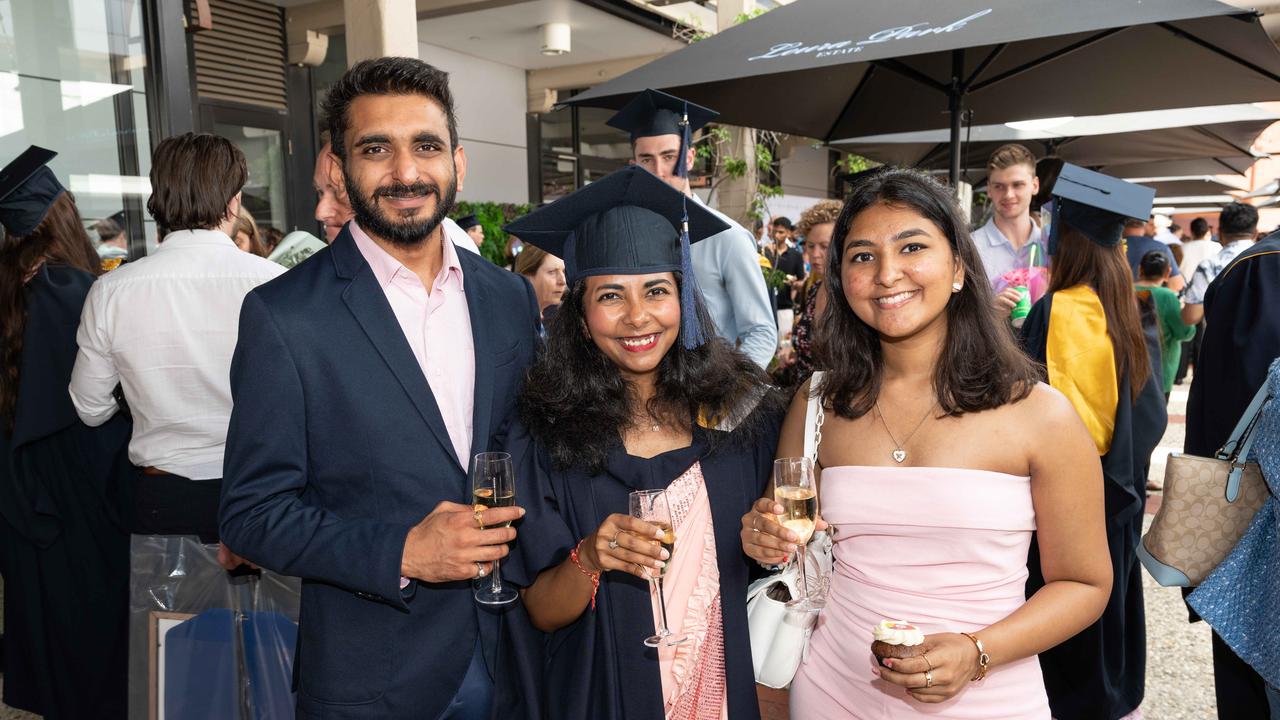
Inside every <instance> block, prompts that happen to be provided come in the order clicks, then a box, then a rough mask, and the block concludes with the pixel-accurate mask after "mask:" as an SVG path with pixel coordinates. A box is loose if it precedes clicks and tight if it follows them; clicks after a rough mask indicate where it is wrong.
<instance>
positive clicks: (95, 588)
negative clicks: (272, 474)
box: [0, 148, 130, 720]
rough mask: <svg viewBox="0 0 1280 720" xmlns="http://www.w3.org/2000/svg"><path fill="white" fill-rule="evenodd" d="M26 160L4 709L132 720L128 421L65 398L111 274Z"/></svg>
mask: <svg viewBox="0 0 1280 720" xmlns="http://www.w3.org/2000/svg"><path fill="white" fill-rule="evenodd" d="M52 156H53V153H52V152H49V151H44V150H41V149H39V148H32V150H30V151H28V152H27V153H24V154H23V155H22V156H21V157H20V158H19V159H18V160H16V161H15V162H14V163H13V164H11V165H10V166H8V167H6V168H5V169H4V170H3V171H0V177H5V178H6V179H7V180H8V181H9V182H10V183H13V182H15V181H16V182H17V185H16V186H14V185H8V186H7V187H3V188H0V224H2V225H3V226H4V229H5V233H6V237H5V239H4V241H3V243H2V244H0V424H2V425H3V431H2V432H0V570H2V571H3V573H4V579H5V597H4V621H5V622H4V626H5V644H4V645H5V647H4V658H3V671H4V701H5V703H6V704H8V705H10V706H12V707H17V708H21V709H23V710H29V711H31V712H35V713H39V714H41V715H43V716H44V717H45V718H48V719H50V720H58V719H59V718H77V719H78V718H107V719H110V718H123V717H124V716H125V687H126V678H125V668H126V667H127V663H126V661H125V660H126V654H127V649H128V644H127V635H126V630H127V628H128V614H127V610H128V580H129V535H128V533H127V532H126V531H125V529H124V527H125V524H124V523H123V521H122V512H123V509H124V508H126V507H128V503H127V497H126V494H125V492H124V489H125V488H124V486H123V485H122V483H123V482H124V478H125V477H127V475H126V474H125V472H124V471H125V468H127V467H128V465H127V463H128V459H127V457H126V449H127V445H128V441H129V434H130V426H129V422H128V420H126V419H124V418H122V417H117V418H115V419H113V420H111V421H109V422H107V423H106V424H104V425H103V426H101V427H98V428H90V427H88V426H86V425H84V424H83V423H81V422H80V419H79V418H78V417H77V416H76V412H75V408H74V407H72V405H71V396H70V395H68V394H67V384H68V382H70V378H71V368H72V365H73V364H74V363H75V357H76V341H75V335H76V327H77V326H78V324H79V319H80V309H81V307H82V305H83V304H84V299H85V296H86V295H87V294H88V292H89V286H90V285H91V284H92V283H93V280H94V276H95V275H97V274H98V272H99V267H100V261H99V259H98V255H97V253H96V252H95V251H94V249H93V246H92V245H90V243H89V239H88V237H87V236H86V235H85V232H84V225H83V224H82V223H81V221H80V214H79V212H77V210H76V206H75V203H74V202H73V201H72V199H71V196H70V195H69V194H68V193H67V192H65V191H64V190H63V189H62V186H61V185H59V184H58V181H57V180H56V179H55V178H54V176H53V173H52V172H50V171H49V169H48V168H47V167H45V163H46V162H47V161H48V159H49V158H51V157H52Z"/></svg>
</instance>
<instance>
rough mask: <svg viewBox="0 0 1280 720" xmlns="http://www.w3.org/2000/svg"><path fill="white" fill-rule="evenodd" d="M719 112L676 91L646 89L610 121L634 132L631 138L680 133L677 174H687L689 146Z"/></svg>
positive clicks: (610, 123) (632, 139) (619, 127)
mask: <svg viewBox="0 0 1280 720" xmlns="http://www.w3.org/2000/svg"><path fill="white" fill-rule="evenodd" d="M719 115H720V113H718V112H716V111H715V110H711V109H710V108H705V107H702V106H701V105H698V104H696V103H691V102H689V101H688V100H684V99H682V98H678V97H676V96H674V95H668V94H667V93H664V92H662V91H659V90H645V91H643V92H641V93H639V94H638V95H636V96H635V97H633V98H631V100H630V101H629V102H627V104H626V105H624V106H622V109H621V110H619V111H618V112H617V113H615V114H614V116H613V117H611V118H609V120H608V121H607V122H606V124H607V125H609V126H611V127H616V128H618V129H619V130H625V131H627V132H628V133H631V142H635V141H636V138H642V137H654V136H656V135H679V136H680V143H681V144H680V157H679V159H678V160H677V164H676V175H677V176H678V177H686V176H687V175H688V174H689V169H688V168H687V167H685V156H686V155H687V153H686V152H685V149H686V148H688V147H689V145H690V141H691V138H692V137H693V133H694V132H696V131H697V130H698V129H700V128H701V127H702V126H704V125H706V124H707V123H709V122H711V121H712V120H715V119H716V117H718V116H719ZM686 119H687V122H686Z"/></svg>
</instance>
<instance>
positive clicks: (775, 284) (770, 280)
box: [760, 265, 787, 290]
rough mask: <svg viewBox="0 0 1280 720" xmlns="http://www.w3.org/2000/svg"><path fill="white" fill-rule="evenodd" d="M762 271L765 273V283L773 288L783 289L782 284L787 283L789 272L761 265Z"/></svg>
mask: <svg viewBox="0 0 1280 720" xmlns="http://www.w3.org/2000/svg"><path fill="white" fill-rule="evenodd" d="M760 271H761V272H763V273H764V284H765V285H767V286H769V288H770V289H771V290H781V289H782V286H783V285H786V284H787V274H786V273H785V272H783V271H781V270H773V269H771V268H767V267H765V266H763V265H761V266H760Z"/></svg>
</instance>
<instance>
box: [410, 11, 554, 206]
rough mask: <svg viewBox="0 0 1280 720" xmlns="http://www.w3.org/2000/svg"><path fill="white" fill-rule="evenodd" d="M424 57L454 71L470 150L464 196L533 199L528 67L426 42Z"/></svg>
mask: <svg viewBox="0 0 1280 720" xmlns="http://www.w3.org/2000/svg"><path fill="white" fill-rule="evenodd" d="M427 22H429V21H427ZM418 57H419V58H421V59H422V60H425V61H426V62H429V63H431V64H432V65H435V66H436V67H438V68H440V69H441V70H444V71H445V72H448V73H449V89H450V90H452V91H453V103H454V107H455V110H456V112H457V113H458V141H459V143H460V144H461V145H462V147H463V148H464V149H465V150H466V153H467V180H466V183H465V185H464V187H463V190H462V192H460V193H458V199H459V200H472V201H482V200H489V201H494V202H512V203H526V202H529V168H528V163H529V161H528V155H527V154H526V146H527V145H528V143H527V141H526V140H525V125H524V122H525V105H526V98H525V71H524V70H522V69H520V68H515V67H511V66H509V65H501V64H499V63H495V62H491V61H489V60H483V59H481V58H478V57H474V56H471V55H466V54H463V53H460V52H455V51H453V50H448V49H445V48H442V47H439V46H436V45H428V44H426V43H418Z"/></svg>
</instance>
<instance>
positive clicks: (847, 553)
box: [741, 165, 1111, 720]
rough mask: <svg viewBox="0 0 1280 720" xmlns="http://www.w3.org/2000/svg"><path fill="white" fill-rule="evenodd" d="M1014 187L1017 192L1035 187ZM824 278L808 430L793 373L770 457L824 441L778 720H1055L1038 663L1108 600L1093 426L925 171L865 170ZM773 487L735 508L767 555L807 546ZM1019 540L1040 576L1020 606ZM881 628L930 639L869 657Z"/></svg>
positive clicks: (759, 554)
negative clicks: (829, 540)
mask: <svg viewBox="0 0 1280 720" xmlns="http://www.w3.org/2000/svg"><path fill="white" fill-rule="evenodd" d="M1014 169H1015V170H1017V171H1018V172H1025V173H1026V174H1027V175H1028V176H1029V177H1032V178H1033V177H1034V176H1030V171H1031V168H1029V166H1026V167H1024V166H1023V165H1017V166H1016V167H1015V168H1014ZM1005 170H1009V169H1008V168H1006V169H1005ZM1006 174H1008V173H1006ZM1013 174H1017V173H1013ZM1004 180H1010V178H1004ZM1004 180H1002V181H1001V182H1004ZM1021 180H1022V184H1020V185H1019V187H1020V188H1021V190H1018V191H1017V192H1015V193H1013V194H1014V195H1017V194H1018V192H1023V193H1024V194H1026V195H1027V196H1028V197H1029V194H1030V184H1031V183H1030V182H1029V181H1027V180H1026V178H1021ZM994 182H995V175H994V174H993V183H994ZM1010 183H1012V180H1010ZM1024 191H1025V192H1024ZM826 277H827V281H826V288H827V292H828V293H829V296H828V300H829V304H828V311H827V313H826V314H825V316H824V317H823V318H822V319H821V322H820V323H819V326H818V328H817V332H818V337H817V354H818V357H819V358H820V361H821V362H820V367H823V368H824V372H823V374H822V376H821V378H820V379H816V386H815V387H814V388H813V393H814V396H815V397H816V398H818V400H819V402H820V403H821V408H822V410H823V411H822V413H820V415H821V416H822V418H823V421H822V423H821V424H820V425H819V424H817V423H815V425H816V426H817V427H820V430H821V431H820V432H814V430H813V429H812V428H810V427H809V426H808V423H807V421H806V409H807V406H808V399H809V393H810V387H809V385H810V383H806V384H805V385H804V386H803V387H802V388H801V391H800V393H798V394H797V397H796V399H795V400H794V401H793V402H792V406H791V410H790V413H789V414H788V416H787V420H786V423H785V424H784V426H783V430H782V439H781V442H780V445H779V448H778V457H796V456H800V455H802V454H803V453H804V452H805V439H806V436H811V437H814V438H815V439H816V440H818V443H817V450H816V453H815V454H816V460H817V462H816V463H815V464H816V466H817V467H818V469H819V471H820V473H819V495H818V500H819V514H820V515H821V516H822V518H823V520H825V523H829V524H830V525H831V526H833V527H834V528H835V530H836V534H835V539H836V543H835V549H834V559H835V565H834V569H833V571H832V577H831V582H830V586H829V592H828V595H827V600H826V607H825V608H824V609H823V610H822V612H821V614H820V615H819V618H818V624H817V628H816V630H815V631H814V634H813V636H812V638H811V640H810V645H809V653H808V657H807V658H806V660H805V661H804V663H803V664H802V665H801V667H800V669H799V671H798V673H797V675H796V677H795V679H794V681H793V683H792V686H791V717H793V718H796V720H848V719H858V720H889V719H893V720H900V719H902V718H952V719H956V720H960V719H965V718H973V719H977V718H982V719H983V720H995V719H1006V720H1032V719H1034V720H1048V718H1049V705H1048V701H1047V698H1046V695H1045V685H1044V680H1043V677H1042V675H1041V671H1040V663H1039V661H1038V659H1037V657H1036V655H1037V654H1038V653H1041V652H1044V651H1045V650H1047V649H1048V648H1051V647H1053V646H1054V645H1056V644H1058V643H1060V642H1062V641H1064V640H1066V639H1067V638H1070V637H1071V636H1072V635H1074V634H1076V633H1078V632H1080V631H1081V630H1083V629H1084V628H1086V627H1087V626H1089V624H1090V623H1092V622H1093V621H1094V620H1096V619H1097V618H1098V616H1099V615H1100V614H1101V612H1102V609H1103V607H1104V606H1105V605H1106V602H1107V595H1108V592H1109V590H1110V578H1111V572H1110V561H1109V557H1110V556H1109V555H1108V551H1107V544H1106V532H1105V522H1104V518H1103V489H1102V472H1101V467H1100V465H1099V463H1098V456H1097V453H1096V452H1095V449H1094V445H1093V442H1092V440H1091V439H1090V437H1089V433H1088V431H1087V430H1086V429H1085V426H1084V424H1083V422H1081V420H1080V418H1079V416H1078V415H1077V414H1076V413H1075V410H1074V408H1073V407H1072V406H1071V403H1070V402H1069V401H1067V399H1066V398H1065V397H1063V396H1062V395H1061V394H1060V393H1058V392H1057V391H1056V390H1054V389H1052V388H1050V387H1049V386H1047V385H1044V384H1042V383H1039V382H1037V381H1038V378H1039V375H1038V371H1037V369H1036V368H1035V366H1034V365H1033V364H1032V363H1031V361H1030V360H1029V359H1028V358H1027V357H1026V355H1024V354H1023V353H1022V352H1021V351H1020V350H1019V349H1018V348H1017V347H1016V345H1015V344H1014V342H1013V338H1012V336H1011V334H1010V333H1009V331H1008V328H1007V327H1003V326H1002V325H1003V323H1004V320H1003V319H1000V318H998V317H997V315H996V314H995V313H993V312H992V311H991V308H992V306H993V305H994V303H995V300H994V293H993V291H992V288H991V285H990V283H989V282H988V280H987V278H986V277H985V275H984V273H983V270H982V261H981V259H980V258H979V255H978V252H977V249H976V248H975V247H974V245H973V241H972V240H971V239H970V238H969V235H968V232H967V231H966V224H965V222H964V220H963V219H962V218H961V216H960V214H959V211H958V209H957V208H956V205H955V202H954V200H953V199H952V195H951V192H950V191H949V190H947V189H946V188H944V187H942V186H941V185H939V184H938V183H937V182H935V181H933V180H930V179H929V178H927V177H925V176H923V175H920V174H918V173H915V172H912V171H906V170H895V169H889V170H883V171H879V172H877V173H873V174H872V175H871V176H869V177H864V178H863V179H862V180H861V181H860V182H859V183H857V184H856V185H855V187H854V189H853V192H852V195H851V196H850V198H849V200H848V201H847V202H846V204H845V207H844V208H843V210H842V211H841V214H840V218H839V219H838V220H837V222H836V227H835V232H834V233H833V236H832V245H831V250H830V253H829V255H828V264H827V272H826ZM1006 312H1007V311H1006ZM772 491H773V488H772V487H770V488H769V491H768V494H766V496H765V498H763V499H761V500H759V501H757V502H756V504H755V506H754V508H753V509H752V511H751V512H749V513H747V514H746V515H744V516H743V518H742V531H741V538H742V542H743V549H744V551H745V552H746V553H747V555H749V556H750V557H752V558H753V559H755V560H757V561H759V562H761V563H766V564H769V563H777V562H780V561H783V560H785V559H787V558H788V557H789V556H790V555H792V554H793V553H794V552H795V550H796V546H795V545H794V543H795V542H796V541H798V540H799V538H797V537H795V536H794V535H792V534H791V533H790V532H789V531H788V530H786V529H785V528H783V527H782V526H781V525H780V524H778V522H777V514H778V513H781V511H782V507H781V506H780V505H778V504H776V503H775V502H774V501H773V498H772ZM825 523H823V522H819V526H820V527H821V526H822V525H824V524H825ZM1033 532H1034V533H1036V534H1037V538H1038V544H1039V548H1040V552H1041V561H1042V562H1041V565H1042V569H1043V570H1044V574H1045V576H1046V577H1052V580H1051V581H1050V582H1049V583H1048V584H1046V585H1045V586H1044V587H1043V588H1042V589H1041V590H1039V591H1038V592H1037V593H1036V595H1035V596H1033V597H1032V598H1031V599H1030V600H1027V599H1026V598H1025V584H1026V580H1027V551H1028V548H1029V546H1030V543H1031V539H1032V533H1033ZM817 585H818V586H819V587H821V583H819V584H817ZM892 619H901V620H905V621H907V622H910V623H913V624H915V625H916V626H918V627H919V628H920V629H921V630H922V631H923V633H924V636H925V637H924V643H923V645H921V646H920V649H921V651H922V653H921V654H919V655H916V656H914V657H907V658H902V659H892V660H886V661H885V664H884V665H883V666H881V665H880V664H878V663H877V661H876V658H875V656H873V655H872V653H871V643H872V640H873V638H872V628H873V627H874V626H875V625H877V624H878V623H879V622H880V621H882V620H892Z"/></svg>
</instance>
